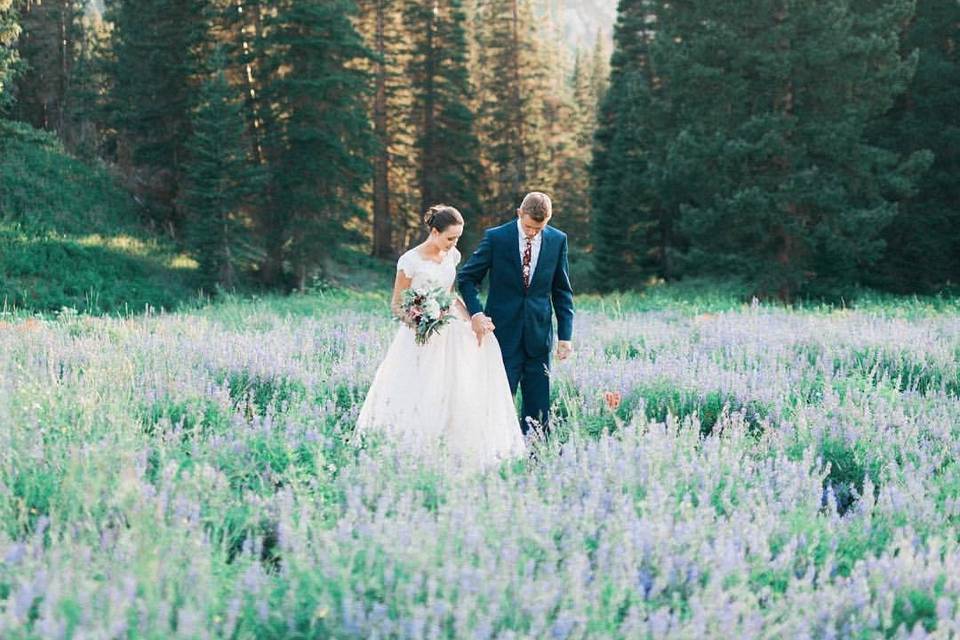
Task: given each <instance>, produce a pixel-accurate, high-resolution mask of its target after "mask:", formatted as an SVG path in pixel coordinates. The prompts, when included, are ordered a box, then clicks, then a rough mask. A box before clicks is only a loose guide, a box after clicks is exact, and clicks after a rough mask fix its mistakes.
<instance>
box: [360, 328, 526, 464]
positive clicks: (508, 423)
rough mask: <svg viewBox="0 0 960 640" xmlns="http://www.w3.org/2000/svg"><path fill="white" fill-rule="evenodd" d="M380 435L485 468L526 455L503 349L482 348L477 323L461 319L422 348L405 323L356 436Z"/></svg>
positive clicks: (488, 343)
mask: <svg viewBox="0 0 960 640" xmlns="http://www.w3.org/2000/svg"><path fill="white" fill-rule="evenodd" d="M370 431H381V432H383V433H385V434H387V435H389V436H391V437H392V438H395V439H396V440H398V441H400V442H402V443H403V444H404V445H407V446H411V447H413V448H414V449H416V450H418V451H420V452H423V453H427V454H428V455H433V454H436V455H447V456H450V457H452V458H454V459H455V460H456V461H458V462H459V463H461V464H463V465H466V466H469V467H471V468H485V467H488V466H491V465H495V464H497V463H499V462H500V461H502V460H506V459H510V458H513V457H516V456H519V455H522V454H523V452H524V451H525V444H524V440H523V435H522V434H521V432H520V425H519V423H518V421H517V412H516V408H515V406H514V401H513V397H512V396H511V394H510V386H509V384H508V382H507V375H506V372H505V370H504V368H503V359H502V357H501V355H500V345H499V343H498V342H497V339H496V337H495V336H494V335H493V334H492V333H490V334H487V336H486V337H485V338H484V340H483V344H482V346H479V345H477V338H476V335H475V334H474V333H473V331H472V329H471V328H470V324H469V323H467V322H465V321H463V320H460V319H454V320H452V321H451V322H450V323H449V324H447V325H446V326H444V327H443V328H442V329H441V330H440V332H439V333H437V334H435V335H433V336H432V337H431V338H430V339H429V340H428V341H427V343H426V344H425V345H418V344H417V343H416V340H415V334H414V332H413V330H412V329H410V328H409V327H406V326H401V327H400V328H399V329H398V330H397V334H396V336H395V337H394V339H393V342H392V343H391V344H390V347H389V349H388V350H387V353H386V355H385V356H384V359H383V362H382V363H381V364H380V367H379V368H378V369H377V373H376V375H375V376H374V379H373V384H372V385H371V386H370V390H369V391H368V392H367V397H366V399H365V400H364V403H363V407H362V408H361V410H360V416H359V418H358V419H357V432H358V433H359V434H361V435H362V434H364V433H365V432H370Z"/></svg>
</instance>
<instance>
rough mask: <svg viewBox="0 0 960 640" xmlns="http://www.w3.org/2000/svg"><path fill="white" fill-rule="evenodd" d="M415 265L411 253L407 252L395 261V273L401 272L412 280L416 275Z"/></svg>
mask: <svg viewBox="0 0 960 640" xmlns="http://www.w3.org/2000/svg"><path fill="white" fill-rule="evenodd" d="M415 265H416V261H415V260H414V259H413V254H412V252H410V251H407V252H406V253H405V254H403V255H402V256H400V259H399V260H397V271H403V273H404V274H405V275H406V276H407V277H408V278H411V279H412V278H413V276H414V275H416V268H415Z"/></svg>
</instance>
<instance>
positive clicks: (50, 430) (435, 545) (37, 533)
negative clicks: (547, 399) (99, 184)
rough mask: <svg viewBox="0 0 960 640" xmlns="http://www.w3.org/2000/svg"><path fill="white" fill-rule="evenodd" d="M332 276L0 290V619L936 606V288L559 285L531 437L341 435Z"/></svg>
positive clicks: (361, 375) (343, 415)
mask: <svg viewBox="0 0 960 640" xmlns="http://www.w3.org/2000/svg"><path fill="white" fill-rule="evenodd" d="M394 331H395V326H394V325H392V324H391V323H390V321H389V320H388V319H387V316H386V302H385V298H384V297H383V296H380V295H373V294H358V293H352V294H351V293H344V292H341V291H338V290H324V291H319V292H316V293H314V294H312V295H302V296H295V297H290V298H285V299H280V298H267V299H261V300H252V301H250V300H246V301H243V300H233V301H229V300H228V301H226V302H222V303H219V304H217V305H213V306H208V307H202V308H198V309H193V310H184V311H180V312H175V313H162V314H158V313H146V314H141V315H138V316H126V317H121V316H114V317H110V316H104V317H94V316H87V315H83V314H77V313H71V312H69V310H67V311H65V312H63V313H61V314H59V315H58V316H57V317H52V316H30V315H26V314H13V313H7V314H5V316H3V317H0V637H2V638H5V639H9V640H19V639H26V638H157V639H159V638H236V639H243V638H456V639H464V638H476V639H483V638H556V639H564V638H666V637H672V638H705V637H714V638H874V637H898V638H899V637H913V638H918V637H926V636H932V637H951V636H953V635H955V634H960V528H958V526H960V462H958V457H960V456H958V454H960V437H958V435H960V434H958V431H960V365H958V361H960V303H958V302H957V301H955V300H949V299H947V300H937V299H927V300H917V299H913V300H885V299H878V300H875V301H870V300H866V301H863V302H860V303H858V305H857V306H856V307H850V308H847V307H843V306H833V307H817V306H813V305H809V306H806V307H796V308H784V307H779V306H774V305H766V304H758V303H753V304H749V303H741V302H738V301H737V300H735V299H733V298H731V297H729V296H725V295H723V293H722V292H711V291H710V290H704V291H700V292H699V293H698V294H697V295H696V296H693V297H691V296H686V295H683V296H680V295H678V296H670V295H666V294H664V295H659V294H656V293H655V292H654V293H652V294H648V295H645V296H642V295H630V296H624V297H605V298H600V297H583V298H581V299H580V300H579V301H578V316H577V323H576V335H575V344H576V348H577V352H576V355H575V357H574V358H573V359H572V360H571V361H569V362H565V363H556V364H555V366H554V370H553V372H552V373H553V387H554V409H555V414H556V419H555V424H554V428H553V434H552V437H551V438H550V439H549V440H547V441H546V442H544V443H541V444H539V445H538V446H537V456H536V459H523V460H518V461H514V462H510V463H504V464H503V465H502V466H501V467H499V468H497V469H493V470H489V471H487V472H484V473H480V474H477V473H459V472H457V471H456V470H452V469H449V468H448V467H447V466H446V465H445V464H444V460H442V459H424V458H423V457H421V456H415V455H411V454H410V453H409V452H407V453H405V452H403V451H401V450H399V449H397V448H396V447H394V446H392V444H391V443H390V442H389V441H386V440H383V439H381V440H373V441H368V442H367V443H365V445H364V446H363V447H362V448H357V447H355V446H353V444H351V442H349V436H350V434H351V430H352V426H353V422H354V420H355V418H356V415H357V413H358V411H359V408H360V404H361V403H362V399H363V396H364V392H365V390H366V388H367V387H368V385H369V384H370V381H371V379H372V377H373V375H374V372H375V371H376V367H377V364H378V362H379V359H380V357H381V356H382V354H383V353H384V351H385V348H386V345H387V344H388V342H389V340H390V339H391V337H392V334H393V332H394Z"/></svg>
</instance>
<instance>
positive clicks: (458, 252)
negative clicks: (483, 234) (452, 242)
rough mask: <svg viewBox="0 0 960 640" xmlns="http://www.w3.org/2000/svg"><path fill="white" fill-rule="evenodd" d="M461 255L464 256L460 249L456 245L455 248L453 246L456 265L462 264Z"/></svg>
mask: <svg viewBox="0 0 960 640" xmlns="http://www.w3.org/2000/svg"><path fill="white" fill-rule="evenodd" d="M461 257H462V256H461V255H460V250H459V249H457V248H456V247H454V248H453V264H454V266H456V265H458V264H460V258H461Z"/></svg>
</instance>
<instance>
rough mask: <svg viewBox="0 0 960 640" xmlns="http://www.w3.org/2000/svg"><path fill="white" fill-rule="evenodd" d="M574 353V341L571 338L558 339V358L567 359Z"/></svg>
mask: <svg viewBox="0 0 960 640" xmlns="http://www.w3.org/2000/svg"><path fill="white" fill-rule="evenodd" d="M572 353H573V343H572V342H570V341H569V340H558V341H557V358H558V359H559V360H566V359H567V358H569V357H570V354H572Z"/></svg>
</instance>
